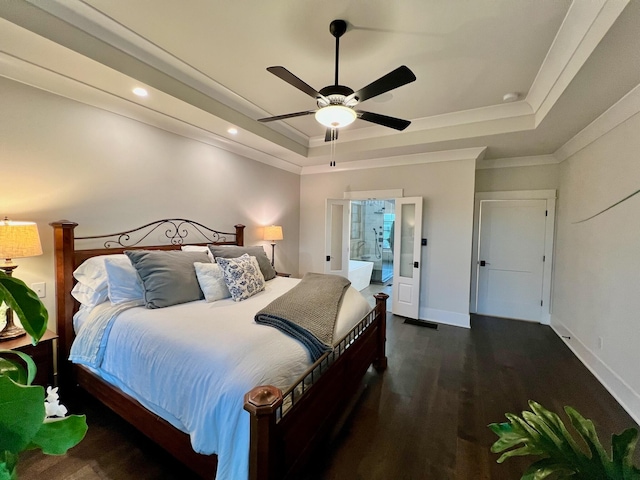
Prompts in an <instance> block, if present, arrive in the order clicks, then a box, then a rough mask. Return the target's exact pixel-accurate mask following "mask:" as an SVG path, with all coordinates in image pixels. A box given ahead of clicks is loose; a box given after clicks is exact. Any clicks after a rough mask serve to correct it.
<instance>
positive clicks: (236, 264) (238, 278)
mask: <svg viewBox="0 0 640 480" xmlns="http://www.w3.org/2000/svg"><path fill="white" fill-rule="evenodd" d="M216 262H217V263H218V265H220V268H222V274H223V275H224V283H225V284H226V285H227V288H228V289H229V293H231V297H233V299H234V300H235V301H236V302H239V301H241V300H246V299H247V298H249V297H252V296H253V295H255V294H256V293H258V292H261V291H262V290H264V276H263V275H262V272H261V271H260V266H259V265H258V260H257V259H256V257H251V256H249V255H248V254H246V253H245V254H244V255H242V256H240V257H238V258H221V257H217V258H216Z"/></svg>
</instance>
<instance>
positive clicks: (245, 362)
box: [82, 277, 369, 480]
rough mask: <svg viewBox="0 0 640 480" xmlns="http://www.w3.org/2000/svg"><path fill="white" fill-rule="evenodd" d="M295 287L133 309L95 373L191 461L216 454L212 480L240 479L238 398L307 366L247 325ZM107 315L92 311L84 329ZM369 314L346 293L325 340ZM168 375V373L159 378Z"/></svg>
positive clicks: (286, 381) (243, 449) (296, 347)
mask: <svg viewBox="0 0 640 480" xmlns="http://www.w3.org/2000/svg"><path fill="white" fill-rule="evenodd" d="M298 281H299V280H296V279H291V278H283V277H276V278H275V279H273V280H271V281H269V282H267V286H266V289H265V291H263V292H261V293H259V294H257V295H255V296H254V297H251V298H249V299H247V300H244V301H242V302H234V301H233V300H231V299H227V300H221V301H217V302H214V303H206V302H205V301H197V302H191V303H186V304H181V305H174V306H171V307H167V308H162V309H146V308H144V307H133V308H130V309H128V310H126V311H124V312H120V313H119V314H118V316H117V318H116V319H115V321H114V322H113V324H112V326H111V329H110V331H109V334H108V335H109V337H108V342H106V347H105V350H104V359H103V362H102V365H101V366H100V367H99V368H98V369H97V371H98V373H99V374H100V375H101V376H103V377H104V378H105V379H106V380H107V381H109V382H110V383H113V384H115V385H116V386H118V387H119V388H121V389H122V390H123V391H125V392H126V393H128V394H130V395H132V396H133V397H135V398H136V399H138V400H139V401H140V402H141V403H142V404H143V405H145V407H147V408H148V409H150V410H152V411H154V412H155V413H157V414H158V415H160V416H161V417H163V418H165V419H166V420H167V421H169V422H170V423H171V424H173V425H174V426H175V427H177V428H179V429H180V430H182V431H185V432H187V433H189V434H190V435H191V443H192V445H193V448H194V450H195V451H196V452H199V453H203V454H211V453H217V454H218V456H219V458H218V473H217V478H218V479H219V480H223V479H245V478H247V477H248V452H249V414H248V413H247V412H245V411H244V410H243V408H242V407H243V397H244V394H245V393H247V392H248V391H249V390H251V389H252V388H253V387H255V386H257V385H265V384H268V385H275V386H277V387H279V388H281V389H286V388H287V387H288V386H290V385H291V384H292V383H293V381H294V380H295V379H297V378H298V377H299V376H300V375H301V374H302V373H303V372H304V371H305V370H306V369H307V368H308V367H309V366H310V364H311V361H310V357H309V354H308V352H307V351H306V350H305V348H304V347H303V346H302V344H300V343H299V342H298V341H296V340H294V339H292V338H291V337H288V336H287V335H285V334H283V333H281V332H280V331H278V330H276V329H275V328H272V327H268V326H263V325H258V324H256V323H255V322H254V320H253V317H254V315H255V313H256V312H257V311H258V310H260V309H261V308H263V307H265V306H266V305H267V304H269V303H270V302H271V301H272V300H274V299H275V298H277V297H278V296H280V295H282V294H283V293H284V292H286V291H287V290H289V289H290V288H292V287H293V286H295V285H296V283H297V282H298ZM110 308H113V307H111V306H110V304H109V302H106V303H104V304H101V305H99V306H98V307H96V308H94V309H93V311H92V312H91V314H89V315H86V314H85V315H83V316H82V317H83V320H84V321H86V322H91V319H92V318H93V317H94V316H97V315H101V314H104V313H105V312H104V310H105V309H110ZM368 310H369V305H368V303H367V301H366V300H365V299H364V297H362V295H361V294H360V293H359V292H357V291H356V290H355V289H353V288H351V287H350V288H349V289H348V290H347V293H346V294H345V297H344V300H343V304H342V308H341V311H340V315H339V317H338V321H337V324H336V330H335V335H334V339H335V340H339V339H340V338H342V337H343V336H344V335H345V334H346V333H347V332H348V331H349V330H350V329H351V328H352V327H353V325H355V323H357V321H359V320H360V319H361V318H362V317H363V316H364V315H365V314H366V313H367V311H368ZM168 372H171V373H168Z"/></svg>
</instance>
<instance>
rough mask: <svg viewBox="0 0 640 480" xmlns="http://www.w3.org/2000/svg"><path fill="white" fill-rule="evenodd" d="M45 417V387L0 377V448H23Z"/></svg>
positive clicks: (17, 449)
mask: <svg viewBox="0 0 640 480" xmlns="http://www.w3.org/2000/svg"><path fill="white" fill-rule="evenodd" d="M44 417H45V409H44V388H42V387H39V386H32V385H29V386H25V385H19V384H17V383H15V382H14V381H13V380H11V379H10V378H9V377H6V376H0V451H4V450H7V451H9V452H11V453H19V452H21V451H22V450H24V449H25V447H26V446H27V445H28V444H29V442H31V439H32V438H33V436H34V435H35V434H36V432H37V431H38V430H39V429H40V426H41V425H42V422H43V420H44Z"/></svg>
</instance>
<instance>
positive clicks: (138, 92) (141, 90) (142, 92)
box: [133, 87, 149, 97]
mask: <svg viewBox="0 0 640 480" xmlns="http://www.w3.org/2000/svg"><path fill="white" fill-rule="evenodd" d="M133 93H134V94H136V95H137V96H139V97H146V96H147V95H149V93H148V92H147V91H146V90H145V89H144V88H142V87H136V88H134V89H133Z"/></svg>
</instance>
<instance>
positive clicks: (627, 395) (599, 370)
mask: <svg viewBox="0 0 640 480" xmlns="http://www.w3.org/2000/svg"><path fill="white" fill-rule="evenodd" d="M551 328H552V329H553V331H554V332H556V334H557V335H558V336H559V337H560V339H561V340H562V341H563V342H564V343H565V344H566V345H567V346H568V347H569V349H571V351H572V352H573V353H574V354H575V356H576V357H578V359H579V360H580V361H581V362H582V363H583V364H584V366H585V367H587V368H588V369H589V371H590V372H591V373H593V375H595V377H596V378H597V379H598V380H599V381H600V383H601V384H602V385H603V386H604V388H606V389H607V390H608V391H609V393H610V394H611V395H613V398H615V399H616V400H617V402H618V403H619V404H620V405H621V406H622V408H624V409H625V410H626V411H627V413H628V414H629V415H630V416H631V418H633V420H635V422H636V423H638V424H640V394H639V393H638V392H636V391H635V390H633V388H631V387H630V386H629V385H628V384H627V383H626V382H625V381H624V380H623V379H622V378H620V377H619V376H618V375H617V374H616V373H615V372H614V371H613V370H611V368H609V366H608V365H607V364H606V363H604V362H603V361H602V360H601V359H600V358H599V357H598V356H597V355H596V354H595V353H593V352H592V351H591V350H590V349H589V348H587V347H586V346H585V345H584V344H583V343H582V342H581V341H580V339H578V337H576V336H575V335H574V334H573V333H572V332H571V330H569V329H568V328H567V327H566V326H565V325H564V324H563V323H562V322H559V321H558V320H554V323H553V324H552V325H551ZM564 337H570V338H564Z"/></svg>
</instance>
